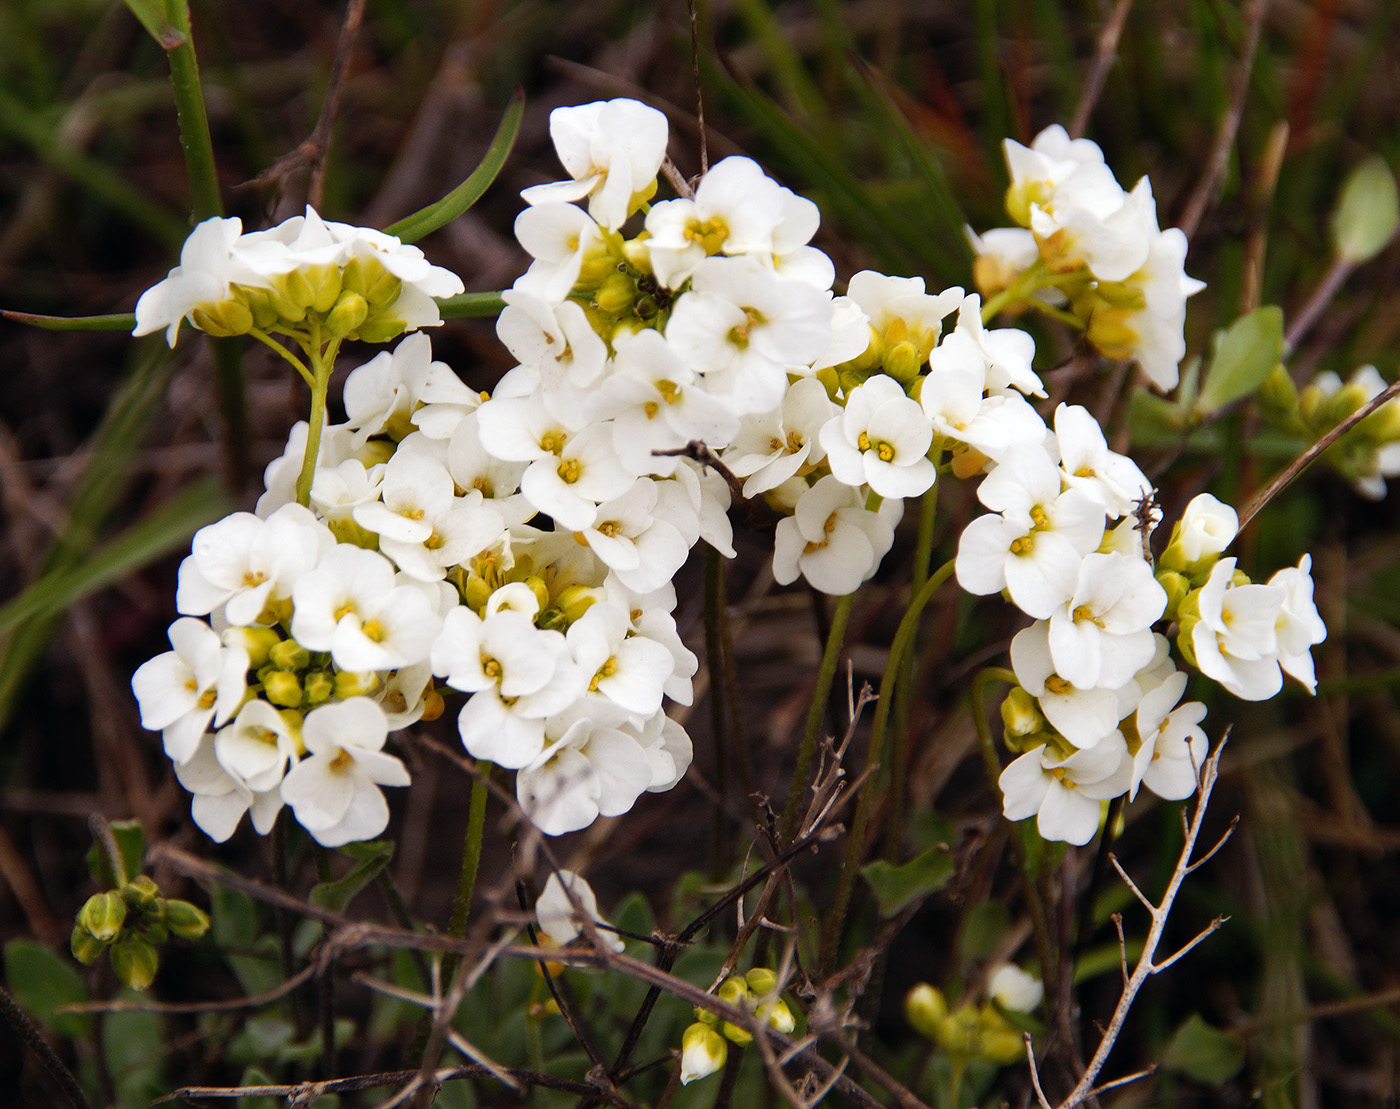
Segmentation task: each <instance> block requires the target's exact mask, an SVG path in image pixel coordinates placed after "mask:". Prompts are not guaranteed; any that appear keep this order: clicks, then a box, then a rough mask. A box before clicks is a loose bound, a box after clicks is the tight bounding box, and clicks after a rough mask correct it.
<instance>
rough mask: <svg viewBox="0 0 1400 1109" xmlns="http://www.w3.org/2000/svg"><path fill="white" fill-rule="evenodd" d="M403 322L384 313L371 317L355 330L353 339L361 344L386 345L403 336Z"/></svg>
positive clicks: (394, 316)
mask: <svg viewBox="0 0 1400 1109" xmlns="http://www.w3.org/2000/svg"><path fill="white" fill-rule="evenodd" d="M403 329H404V321H403V320H401V319H400V318H399V317H398V316H396V315H391V314H390V313H388V312H386V313H385V314H383V315H373V316H370V317H369V318H368V319H366V320H365V321H364V323H362V324H360V326H359V327H358V328H356V330H355V338H357V339H358V340H359V341H360V342H362V343H387V342H388V341H389V340H390V339H396V338H398V337H399V336H400V335H402V334H403Z"/></svg>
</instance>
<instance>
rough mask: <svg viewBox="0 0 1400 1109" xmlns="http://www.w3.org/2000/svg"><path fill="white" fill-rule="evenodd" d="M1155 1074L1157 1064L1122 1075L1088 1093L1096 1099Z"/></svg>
mask: <svg viewBox="0 0 1400 1109" xmlns="http://www.w3.org/2000/svg"><path fill="white" fill-rule="evenodd" d="M1156 1073H1157V1064H1156V1063H1153V1064H1152V1065H1151V1066H1150V1067H1147V1068H1146V1069H1144V1070H1140V1071H1134V1072H1133V1073H1132V1074H1127V1075H1124V1076H1123V1077H1122V1078H1115V1079H1114V1080H1113V1081H1112V1082H1105V1083H1104V1084H1103V1085H1102V1086H1096V1087H1094V1089H1092V1090H1090V1091H1089V1096H1090V1097H1097V1096H1098V1095H1099V1094H1101V1093H1104V1092H1106V1091H1108V1090H1116V1089H1117V1088H1118V1087H1119V1086H1126V1085H1127V1084H1128V1083H1129V1082H1136V1081H1138V1079H1140V1078H1148V1077H1150V1076H1151V1075H1154V1074H1156Z"/></svg>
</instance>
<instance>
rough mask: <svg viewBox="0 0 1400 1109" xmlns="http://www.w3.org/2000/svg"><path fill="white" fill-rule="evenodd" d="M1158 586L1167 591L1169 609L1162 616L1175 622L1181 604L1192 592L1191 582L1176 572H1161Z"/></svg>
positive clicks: (1158, 577) (1158, 576)
mask: <svg viewBox="0 0 1400 1109" xmlns="http://www.w3.org/2000/svg"><path fill="white" fill-rule="evenodd" d="M1157 584H1158V585H1160V586H1161V587H1162V588H1163V589H1165V590H1166V591H1167V607H1166V611H1165V612H1163V613H1162V615H1163V616H1164V617H1165V618H1166V619H1168V620H1175V619H1176V618H1177V611H1178V609H1179V608H1180V606H1181V602H1182V601H1184V600H1185V599H1186V595H1187V594H1188V593H1190V592H1191V581H1190V579H1189V578H1187V577H1186V576H1185V575H1183V574H1178V573H1177V572H1176V571H1175V570H1161V571H1159V572H1158V574H1157Z"/></svg>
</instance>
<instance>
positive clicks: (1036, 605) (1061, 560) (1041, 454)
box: [956, 446, 1104, 684]
mask: <svg viewBox="0 0 1400 1109" xmlns="http://www.w3.org/2000/svg"><path fill="white" fill-rule="evenodd" d="M977 496H978V499H980V500H981V501H982V503H983V504H985V505H986V506H987V507H988V508H991V509H993V510H995V512H997V513H1000V515H995V514H989V515H986V516H979V517H978V518H977V519H975V520H973V521H972V523H970V524H968V526H967V527H966V528H965V529H964V530H963V533H962V536H961V538H960V539H959V541H958V555H957V563H956V567H957V575H958V582H959V584H960V585H961V586H962V587H963V588H964V589H966V590H967V591H968V592H969V593H974V594H977V595H979V596H986V595H987V594H989V593H997V592H999V591H1001V590H1002V589H1006V590H1008V591H1009V592H1010V594H1011V599H1012V601H1014V602H1015V603H1016V605H1017V606H1018V607H1019V608H1020V609H1021V610H1022V611H1023V612H1025V613H1026V614H1027V615H1029V616H1033V617H1035V618H1036V619H1038V620H1043V619H1046V618H1048V617H1049V616H1050V614H1051V613H1052V612H1053V611H1054V610H1055V609H1056V608H1057V607H1058V606H1059V605H1061V604H1063V603H1064V602H1065V601H1066V600H1067V599H1068V598H1069V597H1070V596H1071V595H1072V594H1073V592H1074V590H1075V585H1076V583H1077V581H1078V577H1079V565H1080V563H1081V562H1082V561H1083V559H1084V556H1085V555H1087V554H1089V553H1090V552H1091V551H1093V550H1094V549H1095V548H1096V547H1097V546H1098V545H1099V541H1100V540H1101V539H1102V538H1103V525H1104V508H1103V506H1102V505H1101V504H1099V503H1098V502H1097V501H1095V500H1093V499H1092V498H1091V497H1089V496H1088V495H1087V494H1085V493H1082V492H1080V491H1079V490H1077V489H1067V490H1065V491H1064V492H1061V479H1060V470H1059V467H1058V466H1056V464H1055V461H1054V459H1052V458H1051V457H1050V455H1049V454H1048V453H1046V451H1045V449H1044V448H1043V447H1039V446H1037V447H1034V448H1032V447H1027V448H1025V449H1022V450H1017V451H1012V452H1011V453H1010V454H1009V455H1008V456H1007V458H1006V460H1005V461H1003V462H1002V463H1000V464H999V465H998V466H997V468H996V469H995V470H993V471H992V472H991V473H990V474H988V475H987V477H986V478H985V479H984V480H983V482H982V484H981V485H980V486H979V487H978V489H977ZM1091 684H1092V683H1091Z"/></svg>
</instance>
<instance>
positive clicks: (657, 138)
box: [520, 99, 667, 231]
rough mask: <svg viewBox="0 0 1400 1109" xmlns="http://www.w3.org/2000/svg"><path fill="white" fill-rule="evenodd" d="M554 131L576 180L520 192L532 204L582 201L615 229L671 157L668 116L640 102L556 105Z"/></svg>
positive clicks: (551, 130) (561, 156)
mask: <svg viewBox="0 0 1400 1109" xmlns="http://www.w3.org/2000/svg"><path fill="white" fill-rule="evenodd" d="M549 134H550V137H551V138H552V139H553V140H554V149H555V150H556V151H557V152H558V154H559V160H560V161H561V162H563V163H564V168H565V169H566V170H568V171H569V176H570V177H572V178H573V180H572V181H560V182H556V183H553V184H549V185H536V186H534V187H533V188H529V189H526V190H525V191H524V192H522V193H521V194H520V195H521V196H522V197H523V198H524V199H525V202H526V203H527V204H532V205H534V204H542V203H550V202H557V201H571V200H582V199H583V198H584V197H585V196H586V197H588V211H589V213H590V214H591V215H592V216H593V218H594V219H596V220H597V221H598V222H599V223H600V224H602V225H603V226H604V227H606V228H608V229H609V230H612V231H615V230H617V229H618V228H619V227H621V226H622V224H623V223H624V222H625V221H626V219H627V217H628V216H629V215H630V214H631V213H632V211H633V209H634V208H635V207H636V203H637V201H636V199H635V198H637V197H638V196H639V194H640V196H641V197H642V198H645V197H646V196H647V195H649V190H650V188H653V187H654V182H655V180H656V172H657V170H659V169H660V168H661V161H662V159H663V158H665V157H666V140H667V125H666V117H665V116H664V115H662V114H661V113H660V112H658V111H657V110H656V109H655V108H649V107H647V106H646V105H645V104H641V103H639V102H637V101H636V100H621V99H620V100H608V101H598V102H595V103H592V104H579V105H577V106H575V107H569V108H555V109H554V111H552V112H550V113H549Z"/></svg>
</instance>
